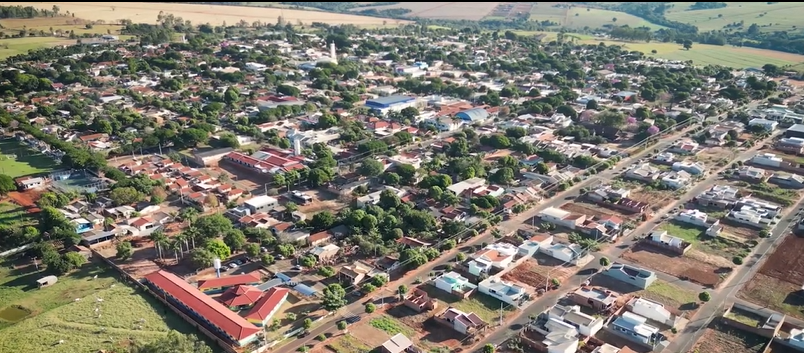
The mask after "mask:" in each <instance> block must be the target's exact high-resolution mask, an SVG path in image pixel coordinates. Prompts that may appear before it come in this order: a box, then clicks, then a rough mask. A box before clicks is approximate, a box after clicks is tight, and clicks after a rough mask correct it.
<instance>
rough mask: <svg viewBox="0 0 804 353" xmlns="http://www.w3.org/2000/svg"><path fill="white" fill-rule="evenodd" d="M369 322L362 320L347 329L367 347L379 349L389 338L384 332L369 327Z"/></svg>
mask: <svg viewBox="0 0 804 353" xmlns="http://www.w3.org/2000/svg"><path fill="white" fill-rule="evenodd" d="M370 321H371V320H366V319H363V320H361V321H360V322H359V323H357V324H356V325H352V327H350V328H349V334H350V335H352V336H354V337H355V338H357V339H358V340H360V342H363V343H365V344H366V345H367V346H369V347H379V346H381V345H382V344H383V343H385V341H387V340H388V338H390V336H389V335H388V334H387V333H385V331H383V330H380V329H378V328H376V327H374V326H371V323H370ZM408 338H410V337H408Z"/></svg>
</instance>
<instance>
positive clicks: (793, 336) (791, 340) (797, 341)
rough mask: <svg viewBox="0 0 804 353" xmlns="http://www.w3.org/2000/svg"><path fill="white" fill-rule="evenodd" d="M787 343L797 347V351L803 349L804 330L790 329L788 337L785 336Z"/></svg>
mask: <svg viewBox="0 0 804 353" xmlns="http://www.w3.org/2000/svg"><path fill="white" fill-rule="evenodd" d="M787 344H789V345H790V346H793V347H794V348H797V349H798V350H799V351H804V330H803V329H798V328H792V329H790V337H788V338H787Z"/></svg>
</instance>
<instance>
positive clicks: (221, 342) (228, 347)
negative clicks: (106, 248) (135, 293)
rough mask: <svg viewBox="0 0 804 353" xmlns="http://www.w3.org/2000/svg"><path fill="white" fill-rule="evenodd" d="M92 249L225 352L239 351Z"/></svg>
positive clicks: (96, 256) (129, 280) (98, 257)
mask: <svg viewBox="0 0 804 353" xmlns="http://www.w3.org/2000/svg"><path fill="white" fill-rule="evenodd" d="M91 251H92V257H93V258H97V259H102V260H103V261H104V262H105V263H106V264H107V265H109V266H111V267H112V268H113V269H115V270H117V271H118V272H120V274H122V275H123V277H124V278H125V279H126V281H127V282H129V283H133V284H135V285H136V286H138V287H139V288H140V289H142V290H144V291H146V292H148V293H150V294H151V295H153V296H154V298H156V299H158V300H159V301H160V302H162V304H164V305H165V306H167V307H168V308H170V310H172V311H173V312H174V313H176V314H177V315H179V317H181V318H182V319H184V321H187V323H189V324H190V326H193V327H195V328H196V329H197V330H198V331H201V333H203V334H204V335H205V336H207V337H209V339H211V340H213V341H215V343H217V344H218V346H220V347H221V348H223V350H224V352H226V353H238V352H237V351H235V349H234V348H233V347H232V345H231V344H229V343H228V342H226V341H224V340H222V339H220V338H219V337H218V336H217V335H215V334H214V333H212V332H210V331H209V330H207V329H206V328H204V327H203V326H202V325H200V324H199V323H198V322H197V321H195V319H193V318H192V317H190V316H188V315H187V314H185V313H184V312H182V311H181V310H180V309H179V308H177V307H175V306H173V304H171V303H170V302H168V301H167V300H166V299H165V298H164V297H162V296H160V295H159V294H157V293H154V291H152V290H151V288H149V287H148V286H146V285H145V284H144V283H142V282H140V281H138V280H137V279H136V278H134V277H133V276H131V275H130V274H128V273H127V272H126V271H124V270H123V269H122V268H120V267H119V266H117V265H116V264H115V263H114V262H112V260H109V259H107V258H106V257H104V256H103V255H101V254H100V253H99V252H97V251H95V250H94V249H92V250H91Z"/></svg>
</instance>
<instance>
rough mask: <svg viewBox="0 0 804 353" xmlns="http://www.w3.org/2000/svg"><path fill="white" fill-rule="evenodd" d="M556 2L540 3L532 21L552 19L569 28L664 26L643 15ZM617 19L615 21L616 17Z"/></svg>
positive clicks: (533, 11) (535, 9)
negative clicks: (567, 5)
mask: <svg viewBox="0 0 804 353" xmlns="http://www.w3.org/2000/svg"><path fill="white" fill-rule="evenodd" d="M552 4H554V3H539V4H538V5H536V6H534V7H533V9H532V10H531V13H530V19H531V21H552V22H556V23H558V24H559V26H562V27H568V28H585V27H589V28H593V29H594V28H601V27H603V26H604V25H617V26H624V25H628V26H630V27H649V28H650V29H652V30H658V29H662V28H664V27H662V26H659V25H656V24H653V23H650V22H648V21H646V20H645V19H643V18H641V17H637V16H634V15H629V14H627V13H623V12H617V11H609V10H601V9H590V8H585V7H573V8H572V9H566V8H556V7H553V6H552ZM615 18H616V19H617V20H616V21H614V19H615Z"/></svg>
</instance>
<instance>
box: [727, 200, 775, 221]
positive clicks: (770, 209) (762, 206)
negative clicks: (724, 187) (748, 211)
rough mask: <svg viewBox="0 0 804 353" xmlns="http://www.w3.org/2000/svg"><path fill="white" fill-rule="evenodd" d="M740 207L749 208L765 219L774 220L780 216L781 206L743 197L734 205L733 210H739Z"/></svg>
mask: <svg viewBox="0 0 804 353" xmlns="http://www.w3.org/2000/svg"><path fill="white" fill-rule="evenodd" d="M742 206H748V207H751V208H753V209H755V210H757V212H759V213H760V214H762V216H763V217H765V218H774V217H779V216H781V212H782V206H780V205H778V204H775V203H773V202H769V201H765V200H761V199H757V198H753V197H743V198H741V199H739V200H737V202H736V203H735V205H734V208H740V207H742Z"/></svg>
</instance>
